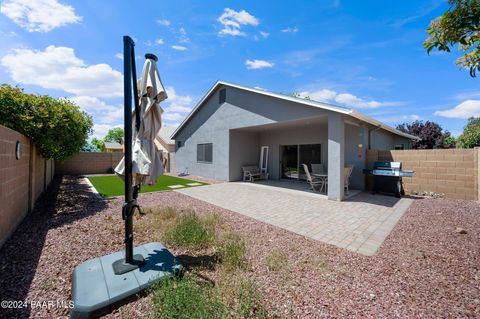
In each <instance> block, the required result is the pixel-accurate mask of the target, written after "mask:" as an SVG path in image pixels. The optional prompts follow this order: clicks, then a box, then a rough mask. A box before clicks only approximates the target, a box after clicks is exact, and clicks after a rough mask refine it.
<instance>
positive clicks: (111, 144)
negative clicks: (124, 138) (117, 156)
mask: <svg viewBox="0 0 480 319" xmlns="http://www.w3.org/2000/svg"><path fill="white" fill-rule="evenodd" d="M103 144H104V145H105V148H108V149H123V146H122V144H120V143H117V142H104V143H103Z"/></svg>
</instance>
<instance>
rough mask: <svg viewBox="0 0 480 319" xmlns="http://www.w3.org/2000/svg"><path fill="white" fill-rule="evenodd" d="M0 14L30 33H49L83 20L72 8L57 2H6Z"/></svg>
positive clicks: (0, 7)
mask: <svg viewBox="0 0 480 319" xmlns="http://www.w3.org/2000/svg"><path fill="white" fill-rule="evenodd" d="M0 12H2V13H3V14H4V15H6V16H7V17H9V18H10V19H12V20H13V21H14V22H15V23H16V24H18V25H19V26H20V27H22V28H24V29H26V30H27V31H29V32H48V31H51V30H53V29H55V28H58V27H61V26H64V25H67V24H70V23H78V22H80V21H81V20H82V18H81V17H80V16H77V15H76V14H75V10H74V8H73V7H72V6H69V5H64V4H61V3H59V2H58V1H57V0H5V1H3V2H2V4H1V6H0Z"/></svg>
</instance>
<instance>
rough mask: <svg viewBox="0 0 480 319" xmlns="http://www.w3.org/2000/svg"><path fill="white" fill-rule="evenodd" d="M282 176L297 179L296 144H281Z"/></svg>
mask: <svg viewBox="0 0 480 319" xmlns="http://www.w3.org/2000/svg"><path fill="white" fill-rule="evenodd" d="M281 150H282V157H281V159H282V178H288V179H298V145H283V146H282V147H281Z"/></svg>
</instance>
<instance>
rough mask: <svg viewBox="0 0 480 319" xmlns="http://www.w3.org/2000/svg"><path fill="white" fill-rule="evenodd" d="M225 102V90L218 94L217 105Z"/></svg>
mask: <svg viewBox="0 0 480 319" xmlns="http://www.w3.org/2000/svg"><path fill="white" fill-rule="evenodd" d="M226 100H227V89H221V90H220V92H218V104H222V103H225V101H226Z"/></svg>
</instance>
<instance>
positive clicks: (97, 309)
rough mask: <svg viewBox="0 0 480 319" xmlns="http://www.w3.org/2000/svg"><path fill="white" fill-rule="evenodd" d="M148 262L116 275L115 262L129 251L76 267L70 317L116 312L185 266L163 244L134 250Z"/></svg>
mask: <svg viewBox="0 0 480 319" xmlns="http://www.w3.org/2000/svg"><path fill="white" fill-rule="evenodd" d="M133 253H134V254H140V255H142V256H143V258H144V259H145V261H146V264H145V265H143V266H142V267H140V268H137V269H135V270H132V271H130V272H127V273H124V274H121V275H115V273H114V272H113V267H112V264H113V263H114V262H115V261H117V260H119V259H122V258H124V257H125V251H123V250H122V251H117V252H115V253H113V254H110V255H106V256H102V257H98V258H94V259H90V260H87V261H85V262H83V263H81V264H80V265H78V266H77V267H75V269H74V271H73V276H72V301H73V304H74V306H73V308H72V310H71V312H70V318H73V319H76V318H81V319H83V318H94V317H98V316H101V315H104V314H108V313H110V312H112V311H113V310H114V309H116V308H118V307H119V306H121V305H123V304H125V303H128V302H129V301H132V300H134V299H136V298H137V295H138V294H140V293H142V292H143V291H144V290H145V289H147V288H149V287H150V286H151V285H152V284H153V283H155V282H156V281H157V280H160V279H162V278H166V277H170V276H173V275H176V274H180V273H181V271H182V269H183V267H182V266H181V265H180V264H179V263H178V262H177V260H176V259H175V257H174V256H173V255H172V254H171V253H170V252H169V251H168V250H167V249H166V248H165V247H164V246H163V245H162V244H160V243H148V244H144V245H140V246H137V247H135V248H134V249H133Z"/></svg>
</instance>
